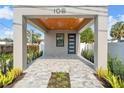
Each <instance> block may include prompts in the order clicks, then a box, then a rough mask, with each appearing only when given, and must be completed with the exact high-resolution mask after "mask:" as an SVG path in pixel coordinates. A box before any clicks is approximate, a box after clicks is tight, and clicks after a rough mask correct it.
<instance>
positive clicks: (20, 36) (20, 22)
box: [13, 14, 27, 70]
mask: <svg viewBox="0 0 124 93" xmlns="http://www.w3.org/2000/svg"><path fill="white" fill-rule="evenodd" d="M13 27H14V28H13V29H14V50H13V51H14V67H15V68H20V69H22V70H24V69H26V67H27V38H26V27H27V24H26V19H25V18H24V17H23V16H18V14H17V15H16V14H14V26H13Z"/></svg>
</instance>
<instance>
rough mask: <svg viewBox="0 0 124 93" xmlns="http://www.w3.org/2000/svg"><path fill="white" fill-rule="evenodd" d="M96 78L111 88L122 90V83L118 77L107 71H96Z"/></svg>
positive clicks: (123, 82)
mask: <svg viewBox="0 0 124 93" xmlns="http://www.w3.org/2000/svg"><path fill="white" fill-rule="evenodd" d="M96 74H97V76H98V78H99V79H104V80H105V81H107V82H108V83H109V84H110V85H111V87H112V88H124V81H123V80H122V79H121V78H120V77H119V76H116V75H114V74H113V73H111V72H110V71H109V70H103V69H101V68H100V69H98V70H97V73H96Z"/></svg>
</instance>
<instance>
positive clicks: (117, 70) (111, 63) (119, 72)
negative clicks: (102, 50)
mask: <svg viewBox="0 0 124 93" xmlns="http://www.w3.org/2000/svg"><path fill="white" fill-rule="evenodd" d="M108 69H109V70H110V71H111V72H112V73H113V74H114V75H116V76H119V77H120V78H121V79H122V80H124V64H122V62H121V61H120V60H119V59H118V58H117V57H116V58H111V57H110V56H109V57H108Z"/></svg>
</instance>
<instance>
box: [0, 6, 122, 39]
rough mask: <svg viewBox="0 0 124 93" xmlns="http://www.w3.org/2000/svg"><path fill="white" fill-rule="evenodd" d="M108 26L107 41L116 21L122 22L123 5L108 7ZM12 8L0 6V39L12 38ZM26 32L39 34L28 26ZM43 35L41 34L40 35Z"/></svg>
mask: <svg viewBox="0 0 124 93" xmlns="http://www.w3.org/2000/svg"><path fill="white" fill-rule="evenodd" d="M108 9H109V11H108V15H109V25H108V39H111V37H110V35H109V34H110V29H111V26H112V25H113V24H115V23H116V22H117V21H124V5H122V6H120V5H114V6H109V7H108ZM12 25H13V8H12V6H1V5H0V38H5V37H9V38H13V30H12ZM28 30H33V31H36V32H39V31H38V30H37V29H36V28H34V27H32V26H31V25H28ZM41 34H43V33H41Z"/></svg>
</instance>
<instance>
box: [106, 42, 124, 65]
mask: <svg viewBox="0 0 124 93" xmlns="http://www.w3.org/2000/svg"><path fill="white" fill-rule="evenodd" d="M108 54H109V55H110V56H111V57H112V58H115V57H118V58H119V59H120V60H121V61H122V63H124V42H117V43H108Z"/></svg>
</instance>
